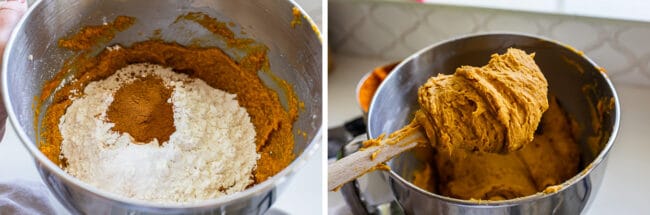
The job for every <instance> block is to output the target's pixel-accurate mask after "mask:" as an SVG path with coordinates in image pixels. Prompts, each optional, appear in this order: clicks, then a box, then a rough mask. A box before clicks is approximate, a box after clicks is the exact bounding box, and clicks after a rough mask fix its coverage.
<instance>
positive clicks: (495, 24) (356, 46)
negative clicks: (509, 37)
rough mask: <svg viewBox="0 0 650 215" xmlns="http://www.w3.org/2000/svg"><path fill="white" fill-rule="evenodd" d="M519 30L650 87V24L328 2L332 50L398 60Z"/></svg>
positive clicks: (618, 78) (615, 76) (620, 80)
mask: <svg viewBox="0 0 650 215" xmlns="http://www.w3.org/2000/svg"><path fill="white" fill-rule="evenodd" d="M504 31H505V32H522V33H528V34H535V35H540V36H544V37H548V38H551V39H555V40H558V41H560V42H562V43H565V44H568V45H571V46H573V47H575V48H577V49H579V50H582V51H584V53H585V54H586V55H587V56H589V57H590V58H591V59H593V60H594V61H595V62H596V63H597V64H598V65H600V66H602V67H604V68H605V69H607V71H608V75H609V76H610V78H611V79H612V80H613V81H614V83H615V84H631V85H640V86H645V87H650V23H644V22H632V21H618V20H609V19H599V18H587V17H576V16H566V15H553V14H541V13H529V12H515V11H506V10H492V9H481V8H469V7H456V6H443V5H429V4H427V5H423V4H415V3H395V2H381V1H379V2H378V1H346V0H335V1H329V44H330V47H331V48H332V51H334V52H337V53H347V54H354V55H363V56H368V57H376V58H381V59H386V60H391V61H393V60H399V59H401V58H404V57H407V56H408V55H410V54H411V53H413V52H415V51H417V50H419V49H421V48H424V47H426V46H428V45H431V44H433V43H436V42H439V41H442V40H446V39H449V38H452V37H456V36H460V35H465V34H471V33H485V32H504Z"/></svg>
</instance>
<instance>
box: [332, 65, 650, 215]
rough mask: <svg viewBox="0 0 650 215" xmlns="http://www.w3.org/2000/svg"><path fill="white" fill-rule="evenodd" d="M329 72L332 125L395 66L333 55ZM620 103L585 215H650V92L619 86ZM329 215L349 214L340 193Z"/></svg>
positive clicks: (351, 114)
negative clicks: (376, 76)
mask: <svg viewBox="0 0 650 215" xmlns="http://www.w3.org/2000/svg"><path fill="white" fill-rule="evenodd" d="M332 56H333V60H334V69H333V70H332V71H329V81H328V82H329V83H328V84H329V86H328V88H329V91H328V93H329V94H328V99H329V104H328V108H329V110H328V112H329V118H328V120H329V121H328V127H332V126H337V125H340V124H342V123H344V122H345V121H347V120H350V119H353V118H355V117H356V116H359V115H360V114H361V111H360V109H359V108H358V106H357V101H356V99H355V93H354V92H355V90H356V85H357V82H358V81H359V80H360V79H361V77H362V76H363V75H364V74H365V73H367V72H369V71H371V70H372V69H373V68H375V67H377V66H381V65H384V64H387V63H390V62H387V61H385V60H380V59H373V58H367V57H359V56H348V55H337V54H334V55H332ZM614 84H615V87H616V90H617V91H618V95H619V99H620V102H621V109H622V111H621V127H620V130H619V134H618V137H617V139H616V142H615V144H614V147H613V149H612V151H611V152H610V157H609V160H608V163H607V169H606V170H605V176H604V179H603V184H602V186H601V187H600V190H599V191H598V195H597V197H596V198H595V200H594V202H593V204H592V205H591V207H590V208H589V209H587V211H586V212H585V213H584V214H589V215H599V214H642V213H647V206H648V200H647V198H646V196H647V193H650V183H648V182H647V181H648V179H650V169H648V168H646V167H645V166H644V165H647V164H650V156H649V155H648V154H647V153H649V152H650V144H647V140H649V139H650V126H649V124H648V122H650V111H648V110H650V88H639V87H634V86H626V85H622V84H619V85H616V83H614ZM328 202H329V203H328V208H329V214H349V211H348V209H347V208H346V207H345V203H344V202H343V199H342V196H341V194H340V193H339V192H329V193H328Z"/></svg>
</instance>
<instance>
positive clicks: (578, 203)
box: [368, 34, 620, 214]
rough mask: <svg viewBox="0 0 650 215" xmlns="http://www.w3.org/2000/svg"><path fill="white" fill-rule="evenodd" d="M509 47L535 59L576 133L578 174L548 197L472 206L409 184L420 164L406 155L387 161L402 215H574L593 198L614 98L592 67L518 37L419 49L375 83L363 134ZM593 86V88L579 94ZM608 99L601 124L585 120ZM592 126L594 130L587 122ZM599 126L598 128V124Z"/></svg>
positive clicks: (406, 113)
mask: <svg viewBox="0 0 650 215" xmlns="http://www.w3.org/2000/svg"><path fill="white" fill-rule="evenodd" d="M509 47H516V48H519V49H523V50H525V51H526V52H528V53H530V52H535V53H536V55H535V61H536V63H537V64H538V65H539V67H540V68H541V70H542V72H543V73H544V76H546V78H547V80H548V83H549V92H550V94H553V95H555V96H557V98H558V99H559V102H560V104H561V105H562V106H563V108H564V109H565V110H566V111H567V112H568V114H569V115H571V116H572V117H573V118H574V119H575V120H576V121H577V123H578V124H579V126H580V127H581V128H582V129H583V130H582V135H580V136H578V137H577V140H578V142H579V143H580V144H581V147H580V148H581V151H582V153H581V154H582V155H581V164H580V167H581V171H580V173H578V174H577V175H576V176H575V177H573V178H571V179H569V180H568V181H566V182H565V183H563V184H562V188H561V189H560V190H559V191H557V192H554V193H550V194H543V193H538V194H535V195H531V196H527V197H523V198H518V199H512V200H506V201H494V202H483V203H477V202H476V201H467V200H460V199H454V198H450V197H446V196H442V195H438V194H435V193H431V192H427V191H425V190H423V189H420V188H418V187H416V186H414V185H413V184H411V180H413V171H414V170H416V169H418V168H421V166H422V163H421V162H420V161H418V160H417V159H415V157H414V155H413V154H412V153H405V154H402V155H400V156H398V157H396V158H394V159H393V160H391V161H390V162H389V164H388V165H389V166H390V167H391V169H392V170H391V171H390V172H389V173H388V175H389V184H390V187H391V189H392V194H393V195H394V196H395V199H396V200H397V201H398V202H399V204H400V205H401V207H402V209H403V210H404V212H406V213H407V214H579V213H580V212H581V211H582V210H583V209H585V208H586V207H588V205H589V203H590V202H591V201H592V200H593V199H594V196H595V195H596V193H597V191H598V187H599V186H600V184H601V181H602V178H603V173H604V171H605V165H606V162H607V154H608V152H609V150H610V149H611V147H612V145H613V144H614V139H615V137H616V134H617V131H618V127H619V119H620V107H619V102H618V98H617V95H616V91H615V90H614V87H613V85H612V84H611V83H610V81H609V80H608V78H607V75H606V74H604V73H602V72H601V71H600V69H599V67H598V66H597V65H596V64H595V63H594V62H592V61H591V60H589V58H587V57H586V56H584V55H583V54H581V53H577V52H576V51H575V50H574V49H573V48H570V47H567V46H564V45H561V44H559V43H557V42H554V41H551V40H548V39H544V38H539V37H535V36H528V35H520V34H484V35H473V36H467V37H462V38H457V39H452V40H449V41H445V42H441V43H438V44H435V45H432V46H430V47H428V48H425V49H423V50H421V51H419V52H417V53H415V54H414V55H412V56H410V57H409V58H407V59H406V60H405V61H403V62H402V63H401V64H400V65H398V66H397V67H396V68H395V69H394V70H393V71H392V72H391V74H390V75H389V76H388V77H387V79H386V80H385V81H384V82H383V83H382V84H381V86H380V87H379V89H378V91H377V93H376V94H375V97H374V99H373V101H372V104H371V106H370V112H369V116H368V134H369V136H370V137H371V138H376V137H378V136H379V135H380V134H382V133H390V132H393V131H395V130H397V129H399V128H401V127H402V126H404V125H406V124H407V123H408V122H410V121H411V119H412V118H413V115H412V114H413V112H414V111H415V110H417V109H418V108H419V107H418V104H417V89H418V88H419V86H420V85H422V84H423V83H424V82H426V80H427V79H428V78H429V77H431V76H432V75H435V74H437V73H444V74H451V73H453V72H454V71H455V68H457V67H459V66H461V65H473V66H482V65H484V64H485V63H486V62H487V61H488V60H489V59H490V55H491V54H493V53H504V52H505V51H506V49H507V48H509ZM585 86H593V87H592V88H583V87H585ZM603 98H612V99H613V100H614V107H613V108H612V109H611V110H609V111H606V112H605V113H603V114H602V121H600V119H596V118H599V117H593V116H592V115H591V113H592V112H591V111H592V110H596V105H597V104H596V102H595V101H598V100H599V99H603ZM594 121H596V122H598V123H599V124H600V125H601V126H600V127H599V128H598V129H600V131H596V130H594V127H592V122H594ZM599 121H600V122H599ZM595 134H601V135H602V136H603V138H602V139H601V141H600V142H599V143H597V144H598V145H599V146H600V147H599V150H597V151H595V152H593V151H592V150H590V147H587V145H586V144H587V141H588V140H587V138H588V137H589V136H593V135H595Z"/></svg>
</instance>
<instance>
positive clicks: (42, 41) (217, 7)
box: [2, 0, 322, 214]
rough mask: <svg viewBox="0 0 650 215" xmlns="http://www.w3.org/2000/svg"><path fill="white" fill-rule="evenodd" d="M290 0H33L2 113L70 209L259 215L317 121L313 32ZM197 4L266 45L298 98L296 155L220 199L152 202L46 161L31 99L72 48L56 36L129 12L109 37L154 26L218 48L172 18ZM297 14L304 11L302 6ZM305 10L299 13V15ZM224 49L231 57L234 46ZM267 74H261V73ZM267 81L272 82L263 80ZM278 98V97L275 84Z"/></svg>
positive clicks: (19, 33)
mask: <svg viewBox="0 0 650 215" xmlns="http://www.w3.org/2000/svg"><path fill="white" fill-rule="evenodd" d="M294 6H296V5H295V3H294V2H293V1H291V0H267V1H231V0H191V1H176V0H161V1H155V3H154V2H152V1H123V0H108V1H100V0H95V1H74V0H59V1H38V2H36V3H35V5H33V6H32V8H31V9H30V10H29V11H28V13H27V14H26V16H25V17H24V18H23V19H22V21H21V22H20V23H19V24H18V27H17V29H16V30H15V31H14V34H13V35H12V36H11V38H10V42H9V44H8V46H7V48H6V51H5V53H4V56H3V57H4V58H3V62H5V64H4V65H3V66H2V96H3V99H4V102H5V104H6V106H7V109H8V110H7V111H8V115H9V119H10V121H11V123H12V125H13V126H14V127H15V128H16V131H17V133H18V136H19V137H20V139H21V140H22V141H23V143H24V146H25V147H26V148H27V149H28V151H29V152H30V153H31V154H32V155H33V157H34V161H35V163H36V166H37V168H38V170H39V172H40V174H41V176H42V178H43V180H44V181H45V182H46V184H47V185H48V187H49V188H50V190H51V191H52V192H53V193H54V194H55V196H56V197H57V198H58V200H59V201H60V202H61V203H62V204H63V205H64V206H65V207H66V208H67V209H68V210H70V211H71V212H72V213H73V214H125V213H128V214H178V213H184V214H185V213H234V214H261V213H263V212H265V211H266V210H267V209H268V208H269V207H270V206H271V204H273V202H274V201H275V199H276V198H277V196H278V195H281V193H282V191H283V185H284V184H286V183H284V182H286V181H287V180H288V179H289V178H290V177H291V176H292V175H293V173H294V172H295V171H297V170H298V169H299V168H300V167H301V166H302V165H303V164H304V163H305V162H306V159H307V158H308V157H310V156H311V155H312V154H313V153H314V152H315V150H316V149H317V148H318V147H319V145H320V142H321V130H320V128H321V125H322V110H321V106H322V77H321V76H322V75H321V66H322V53H321V47H322V46H321V41H320V38H319V36H318V35H317V34H316V33H315V32H314V30H313V29H312V25H313V22H311V20H310V19H308V21H304V22H303V24H302V25H298V26H296V27H295V28H292V27H291V24H290V22H291V20H292V19H293V14H292V8H293V7H294ZM194 11H200V12H204V13H207V14H209V15H210V16H212V17H216V18H218V19H219V20H220V21H225V22H231V21H232V22H234V23H236V24H237V26H236V27H235V32H238V29H243V30H244V31H245V32H246V34H245V35H243V36H245V37H251V38H254V39H255V40H257V41H258V42H260V43H263V44H265V45H267V46H268V47H269V52H268V56H269V59H270V64H271V70H272V71H273V72H274V73H275V74H277V76H279V77H280V78H282V79H284V80H286V81H288V82H289V83H291V84H292V85H293V86H294V89H295V91H296V93H297V94H298V97H299V98H300V99H301V100H302V101H303V102H304V103H305V107H304V111H301V113H300V117H299V119H298V121H297V122H296V123H295V124H294V129H295V130H300V131H304V132H306V133H307V138H304V137H302V136H301V135H296V137H295V142H296V143H295V150H294V152H295V153H296V155H297V158H296V160H295V161H294V162H293V163H292V164H291V165H290V166H289V167H287V168H286V169H284V170H283V171H282V172H280V173H279V174H277V175H276V176H275V177H273V178H271V179H269V180H267V181H265V182H263V183H261V184H258V185H255V186H253V187H251V188H249V189H247V190H245V191H242V192H239V193H236V194H233V195H229V196H226V197H223V198H218V199H213V200H208V201H203V202H198V203H192V204H164V205H163V204H154V203H149V202H143V201H137V200H131V199H126V198H122V197H120V196H117V195H114V194H111V193H108V192H105V191H101V190H98V189H95V188H94V187H91V186H90V185H88V184H86V183H83V182H81V181H79V180H77V179H76V178H74V177H72V176H70V175H68V174H67V173H65V172H64V171H62V170H61V169H60V168H59V167H57V166H56V165H55V164H54V163H52V162H51V161H50V160H48V159H47V158H46V157H45V156H44V155H43V154H42V153H41V152H40V151H39V150H38V148H37V145H36V143H38V141H39V137H38V136H37V134H36V133H35V129H34V126H35V125H34V118H33V117H34V114H33V113H34V109H32V105H33V102H34V98H35V97H37V96H39V95H40V91H41V89H42V88H41V87H42V85H43V82H44V81H46V80H49V79H51V78H52V77H53V76H54V74H55V73H56V72H57V71H58V70H59V69H60V68H61V66H62V65H63V61H64V60H65V59H67V58H68V57H70V56H71V55H72V54H73V53H71V52H68V51H64V50H62V49H60V48H58V47H57V41H58V39H59V38H61V37H63V36H66V35H69V34H70V33H73V32H76V31H77V30H79V28H80V27H82V26H85V25H99V24H102V23H103V22H110V21H112V20H113V19H114V18H115V17H116V16H118V15H127V16H133V17H135V18H136V19H137V21H136V24H135V25H134V26H133V27H131V28H130V29H128V30H126V31H125V32H122V33H119V34H118V35H117V37H116V38H115V39H114V40H112V41H111V42H110V43H109V44H113V43H120V44H123V45H129V44H131V43H133V42H136V41H142V40H146V39H148V38H149V37H151V36H152V34H153V31H154V30H155V29H162V32H161V35H162V39H164V40H168V41H176V42H179V43H181V44H189V43H190V41H192V40H193V39H195V38H198V39H200V41H202V45H205V46H219V47H222V48H225V46H224V44H225V43H224V42H222V41H220V40H219V39H217V38H215V37H213V36H212V35H210V34H209V33H208V32H207V31H206V30H205V29H203V28H201V27H200V26H198V25H196V24H193V23H189V24H188V23H178V24H172V23H173V22H174V20H175V19H176V17H177V16H178V15H181V14H184V13H187V12H194ZM303 14H305V13H304V11H303ZM305 16H306V14H305ZM225 51H226V53H228V54H230V55H231V56H234V57H235V58H237V57H238V54H239V53H238V52H237V51H236V50H230V49H227V48H225ZM262 78H263V80H268V77H262ZM266 83H267V84H269V86H270V87H271V88H274V89H278V88H277V86H275V85H273V84H272V83H271V82H266ZM278 93H279V94H280V97H281V98H284V97H286V96H285V95H284V94H283V91H280V90H278Z"/></svg>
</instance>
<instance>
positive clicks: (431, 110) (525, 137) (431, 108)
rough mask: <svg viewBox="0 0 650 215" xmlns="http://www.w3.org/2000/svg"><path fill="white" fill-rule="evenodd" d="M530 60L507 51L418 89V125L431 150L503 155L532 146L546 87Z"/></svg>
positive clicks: (435, 78)
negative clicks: (479, 64) (419, 107)
mask: <svg viewBox="0 0 650 215" xmlns="http://www.w3.org/2000/svg"><path fill="white" fill-rule="evenodd" d="M533 57H534V54H530V55H529V54H526V53H525V52H524V51H522V50H519V49H514V48H510V49H508V51H507V52H506V53H505V54H503V55H498V54H493V55H492V58H491V59H490V61H489V63H488V64H487V65H485V66H483V67H473V66H462V67H460V68H458V69H456V72H455V73H454V74H452V75H445V74H439V75H438V76H436V77H432V78H430V79H429V80H428V81H427V82H426V83H425V84H424V85H423V86H421V87H420V89H419V91H418V101H419V103H420V106H421V110H420V111H418V113H416V119H417V121H418V123H420V124H421V125H422V126H423V127H424V128H425V131H426V134H427V137H428V138H429V142H430V143H431V144H432V145H433V147H434V148H437V147H442V148H445V149H447V150H449V152H450V153H451V152H452V151H453V149H465V150H469V151H480V152H490V153H506V152H512V151H516V150H519V149H521V148H522V147H523V146H524V145H526V144H528V143H530V142H531V141H532V140H533V133H534V132H535V129H536V128H537V125H538V124H539V122H540V119H541V118H542V114H544V111H546V109H548V100H547V96H548V95H547V94H548V93H547V92H548V89H547V88H548V83H547V81H546V79H545V78H544V75H543V74H542V72H541V71H540V69H539V67H538V66H537V65H536V64H535V61H534V60H533ZM459 151H460V150H459Z"/></svg>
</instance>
